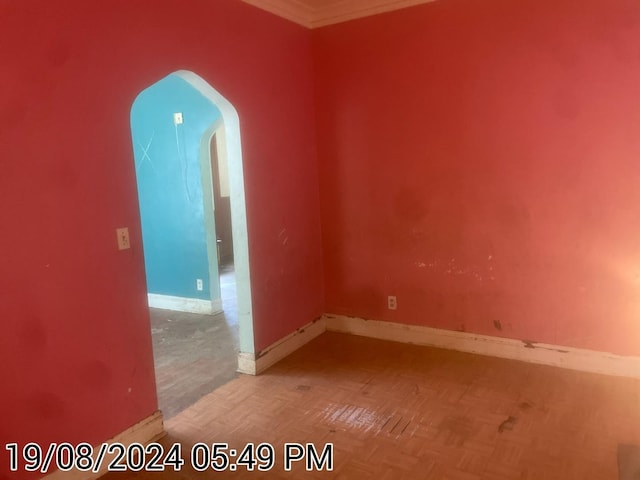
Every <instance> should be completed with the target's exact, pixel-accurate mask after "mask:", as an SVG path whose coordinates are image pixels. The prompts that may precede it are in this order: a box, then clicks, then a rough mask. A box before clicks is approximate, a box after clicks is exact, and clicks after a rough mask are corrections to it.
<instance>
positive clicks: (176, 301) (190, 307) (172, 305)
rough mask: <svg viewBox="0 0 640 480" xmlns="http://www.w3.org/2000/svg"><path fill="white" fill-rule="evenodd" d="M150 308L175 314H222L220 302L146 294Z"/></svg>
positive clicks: (219, 300) (218, 300)
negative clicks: (170, 311) (171, 311)
mask: <svg viewBox="0 0 640 480" xmlns="http://www.w3.org/2000/svg"><path fill="white" fill-rule="evenodd" d="M147 297H148V299H149V306H150V307H151V308H162V309H164V310H173V311H175V312H187V313H201V314H206V315H214V314H216V313H220V312H222V300H221V299H219V298H218V299H216V300H202V299H200V298H186V297H173V296H171V295H159V294H157V293H149V294H147Z"/></svg>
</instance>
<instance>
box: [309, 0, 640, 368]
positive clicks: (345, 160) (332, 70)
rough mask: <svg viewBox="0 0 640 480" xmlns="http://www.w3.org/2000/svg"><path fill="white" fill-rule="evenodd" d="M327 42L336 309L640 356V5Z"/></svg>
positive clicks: (491, 1) (512, 13)
mask: <svg viewBox="0 0 640 480" xmlns="http://www.w3.org/2000/svg"><path fill="white" fill-rule="evenodd" d="M313 37H314V56H315V60H316V86H317V91H316V105H317V126H318V132H319V137H318V138H319V143H318V147H319V148H318V152H319V166H320V178H321V203H322V229H323V248H324V252H325V256H324V258H325V261H324V270H325V291H326V310H327V311H328V312H333V313H339V314H346V315H354V316H359V317H364V318H372V319H380V320H387V321H394V322H400V323H407V324H418V325H427V326H431V327H438V328H444V329H449V330H464V331H468V332H475V333H481V334H489V335H495V336H504V337H510V338H516V339H527V340H532V341H540V342H549V343H553V344H559V345H567V346H575V347H583V348H588V349H595V350H602V351H611V352H615V353H618V354H623V355H638V354H640V3H638V2H637V1H635V0H584V1H580V2H576V1H573V0H519V1H516V2H514V1H511V0H482V1H477V0H442V1H437V2H434V3H430V4H426V5H423V6H420V7H415V8H410V9H406V10H400V11H396V12H393V13H389V14H385V15H380V16H374V17H369V18H366V19H360V20H357V21H353V22H348V23H344V24H339V25H334V26H329V27H326V28H322V29H319V30H316V31H314V35H313ZM387 295H397V298H398V310H397V311H389V310H387V308H386V298H387Z"/></svg>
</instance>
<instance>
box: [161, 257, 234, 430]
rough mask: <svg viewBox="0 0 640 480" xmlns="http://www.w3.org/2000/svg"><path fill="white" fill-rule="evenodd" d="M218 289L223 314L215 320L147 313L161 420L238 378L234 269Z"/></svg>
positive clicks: (224, 275)
mask: <svg viewBox="0 0 640 480" xmlns="http://www.w3.org/2000/svg"><path fill="white" fill-rule="evenodd" d="M220 289H221V292H222V300H223V305H224V312H223V313H219V314H217V315H199V314H195V313H183V312H173V311H170V310H161V309H157V308H150V309H149V312H150V317H151V338H152V340H153V357H154V366H155V373H156V388H157V391H158V404H159V407H160V409H161V410H162V413H163V414H164V418H165V419H170V418H171V417H173V416H174V415H176V414H177V413H179V412H181V411H182V410H184V409H185V408H187V407H189V406H190V405H193V404H194V403H195V402H196V401H197V400H198V399H200V398H201V397H203V396H204V395H206V394H207V393H210V392H212V391H213V390H215V389H216V388H218V387H219V386H221V385H224V384H225V383H227V382H229V381H230V380H232V379H233V378H235V377H237V376H238V374H237V373H236V369H237V367H238V343H239V340H238V335H239V333H238V307H237V301H236V286H235V274H234V271H233V266H227V267H226V268H224V269H222V270H221V272H220Z"/></svg>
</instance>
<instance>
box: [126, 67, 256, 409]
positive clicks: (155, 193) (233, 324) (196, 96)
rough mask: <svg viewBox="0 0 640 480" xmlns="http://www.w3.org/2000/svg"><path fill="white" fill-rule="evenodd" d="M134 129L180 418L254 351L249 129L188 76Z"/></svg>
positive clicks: (162, 399)
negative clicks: (245, 137) (246, 171)
mask: <svg viewBox="0 0 640 480" xmlns="http://www.w3.org/2000/svg"><path fill="white" fill-rule="evenodd" d="M131 130H132V140H133V148H134V159H135V166H136V178H137V182H138V197H139V206H140V214H141V221H142V237H143V244H144V254H145V270H146V275H147V288H148V297H149V305H150V319H151V332H152V340H153V346H154V359H155V370H156V384H157V392H158V403H159V407H160V409H161V410H162V411H163V414H164V416H165V418H170V417H172V416H174V415H175V414H177V413H179V412H180V411H182V410H184V409H185V408H186V407H188V406H189V405H191V404H193V403H194V402H195V401H197V400H198V399H199V398H201V397H202V396H204V395H206V394H207V393H209V392H211V391H213V390H214V389H215V388H217V387H218V386H220V385H222V384H224V383H226V382H228V381H229V380H231V379H233V378H234V377H235V376H236V375H237V374H236V370H237V359H238V353H239V351H249V352H252V351H253V325H252V318H251V308H250V306H251V301H250V285H249V261H248V246H247V235H246V212H245V207H244V182H243V175H242V163H241V152H240V136H239V124H238V118H237V113H236V112H235V110H234V109H233V107H232V106H231V105H230V104H229V103H228V102H227V101H226V100H224V98H223V97H222V96H220V95H219V94H218V93H217V92H216V91H215V90H214V89H213V88H212V87H211V86H210V85H209V84H207V83H206V82H205V81H204V80H202V79H201V78H200V77H198V76H197V75H195V74H193V73H192V72H187V71H180V72H176V73H174V74H171V75H169V76H167V77H165V78H164V79H162V80H160V81H159V82H157V83H155V84H153V85H152V86H150V87H149V88H147V89H145V90H144V91H143V92H141V93H140V95H138V97H137V98H136V101H135V102H134V104H133V106H132V110H131ZM227 139H228V140H227ZM236 279H237V280H236ZM243 346H244V348H243Z"/></svg>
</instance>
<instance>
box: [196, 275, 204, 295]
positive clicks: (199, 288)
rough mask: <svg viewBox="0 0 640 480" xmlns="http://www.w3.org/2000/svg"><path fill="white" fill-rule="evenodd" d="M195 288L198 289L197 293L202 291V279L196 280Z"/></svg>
mask: <svg viewBox="0 0 640 480" xmlns="http://www.w3.org/2000/svg"><path fill="white" fill-rule="evenodd" d="M196 288H197V289H198V291H199V292H201V291H202V289H203V288H204V287H203V285H202V279H201V278H198V279H197V280H196Z"/></svg>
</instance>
